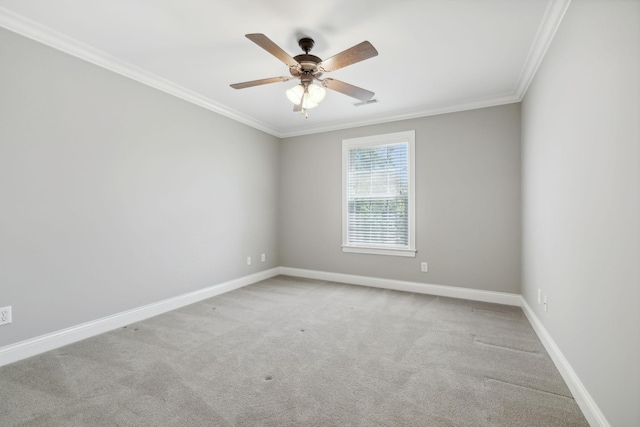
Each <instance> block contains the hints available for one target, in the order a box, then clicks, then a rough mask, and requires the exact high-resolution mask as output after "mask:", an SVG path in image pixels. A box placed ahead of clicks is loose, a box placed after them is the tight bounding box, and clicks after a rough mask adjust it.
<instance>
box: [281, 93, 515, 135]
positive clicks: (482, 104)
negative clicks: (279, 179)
mask: <svg viewBox="0 0 640 427" xmlns="http://www.w3.org/2000/svg"><path fill="white" fill-rule="evenodd" d="M516 102H520V98H518V96H517V95H515V94H507V95H499V96H492V97H487V98H482V99H479V100H474V101H468V102H462V103H459V104H451V105H446V106H442V107H436V108H428V109H424V110H415V111H411V112H410V113H400V114H393V115H387V116H379V117H373V118H371V119H365V120H359V121H354V120H351V121H349V122H343V123H337V124H335V125H327V126H316V127H313V126H310V127H306V128H304V129H298V130H293V131H291V132H283V133H282V134H281V136H280V138H290V137H294V136H302V135H311V134H314V133H321V132H330V131H334V130H341V129H351V128H356V127H361V126H370V125H377V124H382V123H389V122H398V121H402V120H410V119H419V118H421V117H428V116H437V115H439V114H447V113H457V112H460V111H467V110H475V109H477V108H486V107H496V106H498V105H505V104H514V103H516Z"/></svg>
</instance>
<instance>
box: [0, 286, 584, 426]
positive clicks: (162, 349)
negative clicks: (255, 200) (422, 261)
mask: <svg viewBox="0 0 640 427" xmlns="http://www.w3.org/2000/svg"><path fill="white" fill-rule="evenodd" d="M0 384H1V385H2V386H1V387H0V425H2V426H586V425H587V422H586V420H585V418H584V417H583V415H582V414H581V412H580V410H579V408H578V406H577V405H576V403H575V401H574V400H573V398H572V396H571V394H570V392H569V390H568V389H567V386H566V385H565V383H564V382H563V380H562V378H561V376H560V374H559V373H558V371H557V370H556V368H555V367H554V365H553V363H552V361H551V360H550V358H549V356H548V354H547V353H546V352H545V350H544V348H543V346H542V345H541V343H540V341H539V340H538V338H537V337H536V335H535V333H534V331H533V329H532V328H531V326H530V325H529V323H528V322H527V320H526V318H525V317H524V315H523V313H522V311H521V310H520V309H519V308H517V307H509V306H502V305H495V304H488V303H480V302H472V301H464V300H457V299H451V298H442V297H434V296H428V295H420V294H413V293H403V292H396V291H389V290H383V289H375V288H368V287H361V286H352V285H344V284H337V283H330V282H322V281H313V280H303V279H296V278H291V277H285V276H278V277H275V278H273V279H269V280H265V281H263V282H260V283H257V284H254V285H251V286H247V287H245V288H242V289H238V290H236V291H233V292H229V293H226V294H223V295H220V296H217V297H215V298H211V299H209V300H206V301H203V302H200V303H197V304H194V305H191V306H188V307H184V308H182V309H179V310H176V311H173V312H170V313H167V314H164V315H161V316H157V317H154V318H152V319H148V320H146V321H143V322H139V323H136V324H132V325H129V326H127V327H125V328H121V329H118V330H115V331H112V332H109V333H106V334H103V335H100V336H97V337H94V338H91V339H88V340H85V341H82V342H78V343H76V344H72V345H69V346H66V347H63V348H60V349H58V350H54V351H51V352H48V353H45V354H42V355H39V356H36V357H33V358H30V359H27V360H24V361H20V362H17V363H14V364H11V365H7V366H4V367H2V368H0Z"/></svg>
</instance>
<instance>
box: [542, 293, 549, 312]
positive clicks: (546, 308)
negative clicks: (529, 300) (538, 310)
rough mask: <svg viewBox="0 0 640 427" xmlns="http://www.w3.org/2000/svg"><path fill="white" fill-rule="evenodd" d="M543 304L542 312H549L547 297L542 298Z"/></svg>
mask: <svg viewBox="0 0 640 427" xmlns="http://www.w3.org/2000/svg"><path fill="white" fill-rule="evenodd" d="M543 303H544V312H545V313H548V312H549V304H548V303H547V296H546V295H545V296H544V299H543Z"/></svg>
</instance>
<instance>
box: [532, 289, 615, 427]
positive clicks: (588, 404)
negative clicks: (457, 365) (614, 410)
mask: <svg viewBox="0 0 640 427" xmlns="http://www.w3.org/2000/svg"><path fill="white" fill-rule="evenodd" d="M520 298H521V303H520V306H521V307H522V311H524V314H525V316H527V319H528V320H529V323H531V326H532V327H533V330H534V331H535V332H536V334H538V338H540V341H542V344H543V345H544V348H545V349H546V350H547V353H549V356H551V360H553V363H554V364H555V365H556V368H558V371H560V375H562V378H563V379H564V381H565V382H566V383H567V386H568V387H569V390H571V394H573V398H574V399H575V400H576V403H577V404H578V406H579V407H580V409H581V410H582V413H583V414H584V416H585V418H586V419H587V421H588V422H589V425H590V426H592V427H611V424H609V422H608V421H607V419H606V418H605V416H604V414H603V413H602V411H600V408H599V407H598V405H596V402H595V401H594V400H593V398H592V397H591V395H590V394H589V392H588V391H587V389H586V387H585V386H584V384H582V381H580V378H578V375H577V374H576V372H575V371H574V370H573V368H572V367H571V364H569V361H568V360H567V358H566V357H564V355H563V354H562V352H561V351H560V348H559V347H558V346H557V345H556V343H555V341H554V340H553V338H551V335H550V334H549V332H547V330H546V328H545V327H544V325H543V324H542V322H541V321H540V319H538V316H536V315H535V313H534V312H533V310H532V309H531V307H530V306H529V304H527V301H526V300H525V299H524V297H522V296H521V297H520Z"/></svg>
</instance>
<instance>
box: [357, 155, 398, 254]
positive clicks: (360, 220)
mask: <svg viewBox="0 0 640 427" xmlns="http://www.w3.org/2000/svg"><path fill="white" fill-rule="evenodd" d="M407 156H408V144H407V143H397V144H384V145H370V146H364V147H356V148H351V149H350V150H349V159H348V174H347V181H348V183H347V187H348V188H347V199H348V219H347V222H348V225H347V233H348V243H349V244H354V245H370V246H377V247H380V246H382V247H394V248H403V247H407V246H408V245H409V236H408V233H409V214H408V203H409V201H408V190H409V180H408V161H407Z"/></svg>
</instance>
